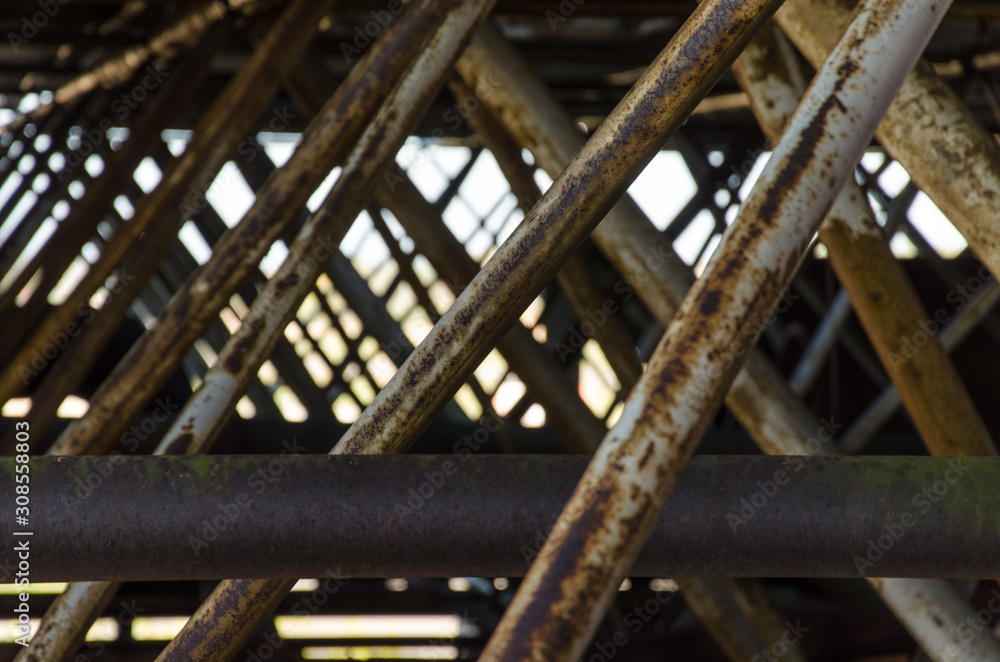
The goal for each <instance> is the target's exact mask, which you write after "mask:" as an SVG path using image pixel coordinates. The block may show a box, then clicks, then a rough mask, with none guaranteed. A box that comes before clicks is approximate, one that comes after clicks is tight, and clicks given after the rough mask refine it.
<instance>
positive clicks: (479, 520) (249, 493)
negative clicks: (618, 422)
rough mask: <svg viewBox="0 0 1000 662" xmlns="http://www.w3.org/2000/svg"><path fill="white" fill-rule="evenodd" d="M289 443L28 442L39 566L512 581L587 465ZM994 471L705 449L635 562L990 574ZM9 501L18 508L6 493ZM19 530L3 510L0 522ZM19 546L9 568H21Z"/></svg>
mask: <svg viewBox="0 0 1000 662" xmlns="http://www.w3.org/2000/svg"><path fill="white" fill-rule="evenodd" d="M285 446H286V447H287V449H282V450H283V452H282V454H276V455H260V456H256V455H245V456H186V457H172V456H159V457H157V456H130V457H126V456H122V455H118V456H110V457H107V456H80V457H73V458H68V457H67V458H53V457H37V458H32V460H31V470H32V471H31V477H32V488H33V489H32V495H33V498H32V519H31V527H30V528H31V530H32V531H33V536H32V537H31V549H32V554H31V576H32V578H33V579H35V580H36V581H67V580H69V581H79V580H95V579H99V580H116V581H120V580H125V581H173V580H192V579H217V578H220V577H257V578H267V577H270V578H275V579H284V578H298V577H317V576H321V575H323V574H324V573H325V572H326V571H327V569H329V568H337V572H338V574H339V575H340V576H343V577H454V576H458V577H462V576H467V577H508V576H509V577H521V576H524V574H525V572H526V571H527V569H528V567H529V562H530V559H531V558H533V556H534V554H536V553H537V551H538V546H539V544H540V541H541V540H542V539H544V535H545V532H546V531H547V530H548V529H549V528H550V527H551V526H552V524H553V522H554V521H555V517H556V516H557V515H558V513H559V511H560V510H561V509H562V508H563V506H564V505H565V504H566V502H567V500H568V499H569V497H570V495H571V493H572V492H573V488H574V487H575V486H576V484H577V482H578V480H579V478H580V476H581V475H582V474H583V472H584V470H585V469H586V465H587V461H588V459H587V458H585V457H579V456H573V455H521V456H513V455H476V454H471V453H464V454H455V455H390V456H356V457H344V456H327V455H297V454H296V446H295V445H294V444H293V443H291V442H286V443H285ZM14 464H15V463H14V458H12V457H8V458H0V475H3V476H10V477H12V476H13V470H14ZM997 476H1000V459H998V458H933V457H865V458H846V457H845V458H819V457H817V458H802V457H775V456H724V455H723V456H696V457H694V458H692V460H691V463H690V465H689V467H688V468H687V469H686V470H685V472H684V474H683V476H682V478H681V479H680V480H679V481H678V484H677V489H676V491H675V493H674V495H673V497H671V499H670V502H669V504H668V506H667V507H666V508H665V509H664V511H663V513H662V514H661V515H660V516H659V518H658V519H657V520H656V525H655V527H654V528H653V533H652V535H651V537H650V539H649V541H648V542H647V543H646V545H645V547H644V548H643V551H642V553H641V554H640V555H639V556H638V558H637V560H636V561H635V563H634V564H633V565H632V566H631V567H630V568H627V569H628V572H629V574H630V575H631V576H639V577H672V576H675V575H676V576H686V575H689V574H692V573H697V574H701V575H704V576H710V577H715V576H731V575H747V576H767V577H858V576H870V575H871V574H873V573H875V572H877V573H878V574H880V575H886V576H916V577H920V576H927V577H933V576H941V575H947V576H949V577H968V578H975V577H982V576H988V575H989V574H990V573H995V572H996V549H997V546H998V545H1000V493H998V492H997V490H996V489H994V487H995V485H996V481H997ZM11 480H12V479H11ZM887 486H891V489H886V487H887ZM165 503H170V504H173V506H174V508H175V510H173V511H170V512H168V511H166V510H164V507H163V504H165ZM830 503H836V504H837V507H836V508H831V507H830V505H829V504H830ZM305 506H308V507H307V508H305ZM0 507H10V508H13V507H14V493H13V491H12V490H7V491H6V493H4V494H2V495H0ZM304 508H305V509H304ZM8 512H13V511H12V510H10V511H8ZM97 519H99V520H101V521H107V522H114V526H94V525H93V522H94V521H95V520H97ZM306 520H308V522H309V525H308V526H305V527H304V526H303V522H304V521H306ZM22 528H23V527H19V526H16V525H15V524H14V522H13V521H12V520H10V519H9V518H8V519H7V520H5V521H4V523H3V524H2V525H0V535H4V536H6V537H7V538H8V539H9V538H10V536H11V531H12V530H20V529H22ZM790 532H794V535H790ZM12 548H13V546H12V545H7V546H5V547H4V550H3V552H2V554H3V556H2V557H0V568H12V567H16V562H15V561H16V555H15V553H14V552H13V549H12ZM277 549H280V550H281V553H280V554H275V552H274V550H277ZM0 581H9V577H8V578H6V579H3V578H0ZM744 593H746V591H738V592H737V594H738V595H742V594H744ZM751 593H752V592H751ZM758 597H759V596H758ZM751 611H754V610H751ZM765 643H766V642H765Z"/></svg>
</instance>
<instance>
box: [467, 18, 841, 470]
mask: <svg viewBox="0 0 1000 662" xmlns="http://www.w3.org/2000/svg"><path fill="white" fill-rule="evenodd" d="M456 69H457V71H458V73H459V74H460V75H461V76H462V78H463V79H464V80H465V81H466V83H467V84H468V85H469V86H470V87H471V88H472V89H473V90H474V92H475V94H476V96H477V98H478V99H480V100H481V101H482V102H483V104H484V105H486V106H489V107H490V109H491V112H492V113H493V115H494V116H496V117H497V118H498V119H499V121H500V122H501V123H502V124H503V125H504V127H505V128H506V129H507V131H508V132H509V133H510V135H512V136H514V137H515V138H516V139H517V140H518V142H519V143H520V144H521V146H522V147H524V148H525V149H528V150H529V151H530V152H531V153H532V155H533V156H534V158H535V162H536V163H537V164H538V165H539V167H540V168H542V169H543V170H545V171H546V172H547V173H548V174H549V176H550V177H552V178H556V177H557V176H558V175H559V173H560V172H562V170H563V168H565V167H566V164H567V163H569V162H570V160H571V159H572V158H573V155H574V154H576V152H577V151H578V150H579V149H580V147H581V146H582V145H583V142H584V136H582V135H581V134H580V133H579V132H578V131H577V130H576V129H575V128H574V126H573V122H572V121H571V120H570V118H569V117H568V116H567V115H566V113H565V112H564V111H563V110H562V109H561V108H560V107H559V105H558V104H557V103H556V101H555V99H553V98H552V93H551V92H550V91H549V90H548V88H546V87H545V85H544V84H543V83H542V82H541V81H540V80H539V79H538V77H537V76H536V75H535V74H534V72H532V70H531V69H530V67H529V66H528V64H527V62H526V61H525V60H524V58H523V56H521V55H520V54H519V53H518V52H517V50H515V49H514V48H513V47H512V46H511V44H510V43H508V42H507V41H506V40H505V39H504V38H503V37H502V36H501V35H500V33H499V32H498V31H497V30H496V29H493V28H491V26H488V25H484V26H483V27H481V28H480V29H479V32H478V33H477V34H476V38H475V39H474V40H473V41H472V44H470V46H469V48H468V49H467V50H466V52H465V54H464V55H463V56H462V58H461V59H460V60H459V61H458V65H457V67H456ZM591 236H592V239H593V240H594V243H595V244H597V246H598V248H600V250H601V252H603V253H604V255H605V256H606V257H607V258H608V260H609V261H610V262H611V263H612V264H613V265H614V266H615V268H616V269H617V270H618V272H619V273H621V274H623V279H622V280H621V281H619V282H618V283H616V285H615V291H616V293H619V294H621V295H622V297H623V299H624V298H626V297H629V298H630V297H631V296H633V295H635V296H637V297H638V298H639V299H641V300H642V302H643V303H644V304H645V305H646V307H647V308H648V309H649V310H650V312H651V313H652V314H653V315H654V317H656V319H657V321H659V322H660V324H662V325H663V327H664V328H666V327H667V326H669V324H670V321H671V320H672V319H673V317H674V314H675V313H676V311H677V307H678V306H679V305H680V303H681V301H683V300H684V297H685V296H686V295H687V292H688V290H689V289H690V287H691V285H692V283H694V274H693V273H692V272H691V268H690V267H688V266H687V265H686V264H685V263H684V262H683V261H682V260H681V259H680V258H679V257H678V256H677V255H676V254H674V252H673V248H672V246H671V244H670V243H669V242H668V241H667V240H666V239H665V238H664V236H663V233H661V232H660V231H658V230H657V229H656V228H655V227H654V226H653V224H652V222H651V221H650V220H649V219H648V218H646V216H645V215H644V214H643V213H642V211H641V210H640V209H639V207H638V205H636V204H635V202H634V201H633V200H632V199H631V198H630V197H629V196H628V195H624V196H623V197H622V198H621V200H619V201H618V203H617V204H616V205H615V206H614V207H612V208H611V210H610V211H609V212H608V214H607V216H606V217H605V218H604V220H603V221H602V222H601V224H600V225H598V226H597V228H595V230H594V232H593V234H592V235H591ZM759 322H760V326H761V328H763V326H764V323H765V321H764V320H760V321H759ZM726 404H727V406H728V407H729V408H730V410H731V411H732V412H733V414H734V416H736V418H737V420H739V422H740V424H741V425H742V426H743V428H744V429H745V430H746V431H747V433H748V434H750V436H752V437H753V438H754V440H755V441H756V442H757V444H758V445H759V446H761V448H764V449H765V450H767V452H769V453H778V454H789V455H793V454H795V452H796V451H795V450H794V449H795V448H796V446H795V444H793V443H792V441H791V440H795V439H808V438H810V437H812V436H813V433H814V432H815V431H816V429H817V426H818V425H819V423H818V422H817V421H816V417H815V416H813V414H812V413H811V412H810V411H809V410H808V409H807V408H806V407H805V405H803V404H802V402H801V401H800V400H799V399H798V398H796V397H795V396H794V395H793V394H792V393H791V391H790V390H789V389H788V386H787V384H786V383H785V380H784V378H782V376H781V375H780V373H778V371H777V369H775V367H774V366H773V365H771V364H770V363H769V362H768V361H767V359H765V358H764V357H763V356H762V355H761V354H760V353H759V352H758V351H756V350H752V351H751V352H750V358H749V359H748V360H747V363H746V366H745V367H744V369H743V370H742V371H741V372H740V374H739V375H738V376H737V378H736V381H735V382H733V387H732V388H731V389H730V392H729V394H728V396H727V399H726ZM819 447H820V448H821V449H823V450H824V451H827V450H832V449H831V447H829V446H828V445H827V444H825V443H822V444H820V446H819Z"/></svg>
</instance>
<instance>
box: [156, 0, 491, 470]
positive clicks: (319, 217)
mask: <svg viewBox="0 0 1000 662" xmlns="http://www.w3.org/2000/svg"><path fill="white" fill-rule="evenodd" d="M491 6H492V3H491V2H488V1H487V2H484V1H483V0H464V2H462V3H459V4H458V7H460V9H458V10H456V11H453V12H451V13H450V14H449V15H448V16H447V17H446V18H445V21H444V24H443V26H442V27H441V29H440V31H439V34H441V35H448V36H449V37H450V38H440V37H439V38H437V39H436V41H435V42H434V46H433V47H431V48H428V49H427V50H425V51H424V52H423V53H421V54H420V56H419V57H418V58H417V61H416V62H415V63H414V66H413V67H412V68H411V69H410V70H409V71H407V73H406V74H405V75H404V76H403V78H402V80H400V82H399V84H398V86H397V87H396V89H395V90H394V91H393V92H392V94H390V96H389V98H388V99H387V100H386V102H385V105H383V107H382V108H381V109H380V110H379V112H378V114H377V115H376V116H375V118H374V119H373V120H372V122H371V124H369V125H368V127H366V128H365V131H364V133H363V135H362V136H361V138H360V140H359V142H358V144H357V146H355V148H354V149H353V150H352V151H351V154H350V155H349V156H348V158H347V160H346V162H345V164H344V166H343V170H342V171H341V173H340V177H339V178H338V179H337V182H336V183H335V184H334V186H333V188H332V189H331V191H330V193H329V194H328V195H327V197H326V199H325V200H324V201H323V203H322V205H321V206H320V208H319V209H317V211H316V212H315V213H314V214H312V215H310V217H309V218H308V219H307V220H306V222H305V224H304V225H303V227H302V229H301V230H300V231H299V234H298V236H297V237H296V238H295V241H294V242H293V243H292V244H291V246H289V248H288V256H287V257H286V258H285V260H284V262H282V264H281V266H280V267H279V268H278V270H277V272H275V274H274V275H273V276H272V277H271V278H270V279H269V280H268V282H267V283H266V284H265V285H264V287H263V288H262V289H261V291H260V292H259V293H258V295H257V298H256V299H254V302H253V304H252V306H251V307H250V311H249V312H248V313H247V315H246V317H245V318H244V320H243V323H242V324H241V326H240V329H239V330H238V331H237V332H236V333H235V334H234V335H233V337H232V338H230V340H229V341H228V342H227V343H226V345H225V347H223V348H222V351H221V352H220V353H219V359H218V361H217V363H216V364H215V365H214V366H213V367H212V368H211V369H210V370H209V371H208V372H207V373H206V374H205V376H204V377H203V379H202V384H201V387H200V388H199V389H198V391H197V392H195V393H194V395H192V396H191V398H190V399H189V400H188V402H187V403H186V404H185V406H184V409H182V410H181V413H180V414H179V415H178V417H177V421H176V422H175V424H174V425H173V426H172V428H171V430H170V431H168V432H167V434H166V435H165V437H164V439H163V440H162V441H161V444H160V447H159V448H158V452H162V453H164V454H179V453H201V452H204V450H205V449H206V447H207V445H208V444H210V443H211V441H213V440H214V439H215V436H216V435H217V434H218V432H219V431H220V430H221V429H222V426H223V425H224V424H225V421H226V419H227V416H228V414H229V413H230V412H232V411H233V408H234V406H235V405H236V402H237V400H239V398H240V397H241V396H242V395H243V393H244V391H245V390H246V387H247V385H248V384H249V382H250V380H252V379H253V378H254V377H255V376H256V375H257V371H258V369H259V368H260V365H261V364H262V363H263V362H264V360H265V359H266V358H267V357H268V356H269V355H270V354H271V351H272V350H273V349H274V346H275V343H277V341H278V339H279V338H280V337H281V336H282V334H283V333H284V329H285V327H286V326H287V325H288V322H289V321H291V318H292V317H293V316H294V314H295V311H296V310H298V308H299V306H300V305H301V303H302V300H303V299H304V298H305V296H306V294H308V293H309V292H310V291H311V290H312V287H313V284H314V283H315V281H316V277H317V276H318V274H319V269H320V267H321V266H322V265H325V264H326V263H327V262H329V261H330V260H331V259H332V258H333V254H334V252H335V251H337V250H338V249H337V246H338V245H339V244H340V240H341V239H342V238H343V236H344V234H346V232H347V230H348V229H349V228H350V226H351V223H353V222H354V219H355V217H356V216H357V215H358V213H359V212H360V211H361V210H362V208H363V207H364V204H365V201H366V200H367V199H368V197H369V195H370V193H371V191H372V189H373V188H374V187H375V184H376V181H377V180H378V179H379V176H380V175H381V174H382V173H383V172H384V171H385V170H386V167H387V165H388V162H389V161H390V160H391V159H392V158H393V155H394V154H395V153H396V152H397V151H398V150H399V147H400V146H401V145H402V144H403V141H404V140H405V139H406V136H407V135H408V134H409V132H410V131H411V130H412V129H413V128H414V126H415V125H416V124H417V122H418V121H419V119H420V117H421V115H422V112H423V111H424V110H425V109H426V108H427V106H428V105H430V102H431V101H432V100H433V97H434V95H435V94H436V92H437V91H438V90H439V89H440V88H441V85H442V84H443V82H444V77H445V75H446V74H447V72H448V68H449V67H450V66H451V63H452V62H453V61H454V60H455V59H456V58H457V57H458V55H459V53H460V48H461V44H462V43H463V42H464V39H463V35H464V34H467V33H468V32H469V30H470V29H471V28H472V27H473V26H474V25H475V24H476V23H477V22H478V21H479V20H480V19H481V18H482V17H483V16H485V14H486V13H487V12H488V10H489V8H490V7H491ZM463 30H464V32H463Z"/></svg>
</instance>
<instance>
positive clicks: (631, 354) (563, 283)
mask: <svg viewBox="0 0 1000 662" xmlns="http://www.w3.org/2000/svg"><path fill="white" fill-rule="evenodd" d="M449 86H450V88H451V91H452V94H453V96H455V98H456V99H457V100H458V102H459V104H460V105H462V106H463V107H468V108H469V110H468V116H467V118H466V121H468V122H469V125H470V126H471V127H472V128H473V129H474V130H475V131H476V133H477V134H478V135H479V136H480V137H481V138H482V141H483V145H484V146H485V147H486V148H487V149H489V150H490V153H491V154H492V155H493V157H494V158H495V159H496V161H497V163H498V165H499V166H500V169H501V171H502V172H503V174H504V176H505V177H506V178H507V181H508V183H509V184H510V188H511V192H512V193H513V194H514V195H515V197H516V198H517V199H518V201H519V206H520V207H521V208H522V209H523V210H524V211H525V212H527V211H528V210H529V209H530V208H531V206H532V205H533V204H534V203H535V201H536V200H537V199H538V198H539V197H540V196H541V191H540V190H539V188H538V185H537V184H536V183H535V179H534V168H533V167H531V166H529V165H528V164H526V163H525V162H524V159H523V157H522V156H521V147H520V145H518V144H517V143H516V142H515V141H514V140H513V139H512V138H511V137H510V136H509V135H508V134H507V132H506V131H505V130H504V128H503V126H502V125H501V124H500V122H499V121H498V120H497V119H496V118H495V117H494V116H493V114H492V113H491V112H490V109H489V108H488V107H487V106H486V105H483V104H479V103H475V104H472V103H468V104H467V103H466V102H467V101H468V100H470V99H474V98H475V93H474V92H473V91H472V89H471V88H470V87H469V86H468V85H467V84H466V83H465V82H464V81H462V80H461V79H460V78H456V79H455V80H452V81H451V82H450V83H449ZM397 217H398V214H397ZM443 225H444V224H443V223H441V226H442V230H443V231H444V232H447V231H448V230H447V228H445V227H443ZM455 243H456V244H457V242H455ZM456 252H460V253H464V250H462V247H461V246H460V245H459V246H457V247H456ZM435 268H437V266H435ZM439 271H440V269H439ZM472 273H475V271H473V272H472ZM556 279H557V281H558V283H559V286H560V288H561V289H562V290H563V292H564V293H565V294H566V296H567V298H568V299H569V300H570V303H571V304H572V306H573V309H574V311H575V312H576V315H577V318H578V319H579V320H585V321H587V322H588V323H590V324H591V327H592V328H593V329H594V330H593V331H592V332H591V333H592V336H593V339H594V340H595V341H596V342H597V343H598V345H599V346H600V348H601V350H602V351H603V352H604V355H605V357H606V358H607V360H608V363H609V365H610V366H611V368H612V370H613V371H614V373H615V376H617V377H618V380H619V384H620V388H619V390H620V391H621V392H622V393H623V394H628V393H629V392H630V391H631V390H632V387H634V386H635V383H636V381H638V379H639V377H640V375H641V374H642V364H641V363H640V362H639V357H638V354H637V352H636V349H635V344H634V343H633V342H632V339H631V337H630V336H629V333H628V330H627V329H626V328H625V324H624V322H623V321H622V320H621V316H620V315H616V314H613V312H609V310H608V309H607V307H606V301H607V300H606V299H605V298H604V297H603V296H602V295H601V293H600V291H599V289H598V287H597V283H596V281H595V280H594V278H593V277H592V276H591V273H590V270H589V268H588V266H587V264H586V263H585V261H584V259H583V258H582V257H580V254H579V253H575V254H573V255H571V256H570V257H569V259H567V260H566V262H565V263H564V264H563V266H562V269H560V270H559V273H558V274H557V275H556ZM612 303H614V301H612ZM616 305H617V304H616ZM595 316H597V317H596V318H595ZM513 330H514V329H512V331H513ZM510 335H511V334H508V336H505V339H506V338H507V337H509V336H510ZM502 342H503V341H501V345H500V346H502ZM564 360H565V359H564ZM539 367H541V366H539ZM515 370H516V368H515ZM519 374H520V373H519ZM546 412H548V409H546ZM588 413H589V412H588ZM553 423H555V421H553ZM554 427H556V429H557V430H560V428H561V426H559V425H558V424H556V425H555V426H554ZM748 587H749V588H748ZM681 588H682V590H683V591H684V598H685V601H686V602H687V603H688V604H689V605H690V606H691V608H692V610H693V611H695V613H696V614H697V615H698V618H699V620H700V621H701V623H702V625H704V627H705V629H706V630H708V632H709V633H710V634H711V635H712V637H713V638H714V639H715V640H716V642H717V643H718V644H719V647H720V648H722V650H724V651H725V652H726V655H727V656H728V657H729V659H730V660H733V661H734V662H742V661H743V660H746V659H748V658H751V657H753V655H754V654H755V653H756V652H757V651H760V650H762V649H764V648H766V647H767V643H768V642H770V641H774V640H775V639H776V638H779V637H780V636H781V628H780V627H778V628H775V627H773V626H774V624H775V622H777V623H778V624H780V623H781V619H779V618H778V617H777V613H776V612H774V610H773V609H772V608H771V607H770V605H768V604H767V603H766V601H760V600H757V601H756V604H755V610H754V613H753V614H750V612H749V611H747V610H745V609H744V610H743V611H742V612H741V607H740V605H743V604H745V603H748V602H749V601H750V600H751V599H752V598H751V596H752V595H757V594H763V592H764V591H763V587H762V586H760V584H759V583H758V582H756V581H755V580H746V581H745V582H744V584H741V585H738V586H737V585H734V586H732V587H730V586H729V585H727V584H726V583H725V582H719V581H716V582H713V581H710V580H708V579H704V578H698V577H688V578H685V579H684V580H683V583H682V584H681ZM752 589H756V590H752ZM734 593H739V595H734ZM748 616H750V618H756V619H757V622H756V623H753V622H751V620H750V618H748ZM785 659H787V660H788V661H789V662H792V661H793V660H799V659H801V656H799V657H796V656H795V653H792V654H791V655H790V656H787V657H786V658H785Z"/></svg>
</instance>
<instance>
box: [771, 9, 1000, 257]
mask: <svg viewBox="0 0 1000 662" xmlns="http://www.w3.org/2000/svg"><path fill="white" fill-rule="evenodd" d="M853 11H854V3H853V2H852V1H851V0H789V1H788V2H787V3H786V4H785V6H784V7H783V8H782V10H781V11H780V12H778V13H777V14H776V16H775V19H776V21H777V23H778V25H780V26H781V29H782V30H783V31H784V32H785V34H787V35H788V37H789V39H791V41H792V42H793V43H794V44H795V46H796V47H797V48H798V49H799V50H800V51H802V54H803V55H805V56H806V59H808V60H809V61H810V62H811V63H812V64H813V66H816V65H818V63H820V62H822V61H823V60H824V58H826V56H827V53H829V52H830V49H831V48H832V47H833V44H834V43H835V41H836V38H837V35H838V34H840V31H841V30H842V29H843V26H845V25H847V22H848V20H849V19H850V17H851V13H852V12H853ZM875 137H876V138H877V139H878V141H879V142H880V143H882V146H883V147H885V149H886V151H888V152H889V154H890V155H892V157H893V158H894V159H896V160H897V161H899V163H900V165H902V166H903V167H904V168H905V169H906V171H907V173H909V175H910V177H911V178H912V179H913V181H914V182H916V184H917V186H919V187H920V190H921V191H923V192H924V193H926V194H927V196H928V197H929V198H930V199H931V200H932V201H933V202H934V204H936V205H937V206H938V207H939V208H940V209H941V211H942V212H943V213H944V215H945V216H947V217H948V220H949V221H951V222H952V223H953V224H954V225H955V228H956V229H957V230H958V231H959V232H961V233H962V235H963V236H964V237H965V239H966V240H967V241H968V242H969V248H970V249H971V251H972V252H973V254H975V255H976V257H977V258H979V260H980V261H982V263H983V264H985V265H986V267H987V268H988V269H989V270H990V272H992V273H993V275H994V276H998V275H1000V226H998V225H997V223H996V197H997V195H1000V145H998V144H997V141H996V139H995V138H994V137H993V134H992V133H991V132H990V131H988V130H987V129H986V127H984V126H983V125H982V124H981V123H980V122H979V121H978V120H977V119H976V118H975V116H974V115H973V114H972V113H971V112H970V111H969V109H968V108H967V107H966V106H965V104H963V103H962V101H961V99H959V97H958V95H957V94H956V93H955V92H954V90H952V89H951V87H950V86H949V85H948V84H947V83H945V82H944V81H943V80H941V78H940V77H938V76H937V74H935V73H934V70H933V67H932V66H931V65H930V64H929V63H928V62H926V61H924V60H921V61H920V62H919V63H918V64H917V65H916V67H914V69H913V71H912V72H911V73H910V74H909V75H908V76H907V77H906V80H905V81H904V83H903V85H902V87H901V88H900V90H899V93H898V94H897V95H896V98H895V100H894V101H893V103H892V105H891V106H889V109H888V111H887V112H886V114H885V117H884V118H883V120H882V122H881V124H879V127H878V129H877V130H876V132H875Z"/></svg>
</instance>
